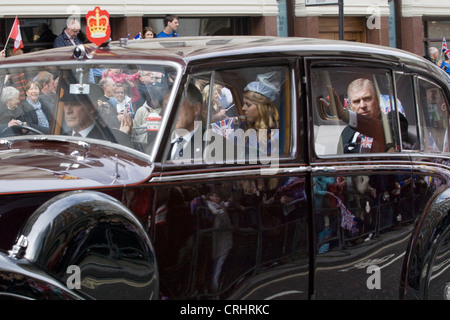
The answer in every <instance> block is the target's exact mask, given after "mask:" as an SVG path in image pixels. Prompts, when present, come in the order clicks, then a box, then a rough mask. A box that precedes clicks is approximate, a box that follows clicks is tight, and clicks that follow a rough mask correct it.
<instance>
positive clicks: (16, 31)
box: [5, 17, 23, 52]
mask: <svg viewBox="0 0 450 320" xmlns="http://www.w3.org/2000/svg"><path fill="white" fill-rule="evenodd" d="M10 38H11V39H14V52H16V51H17V50H19V49H22V48H23V41H22V35H21V33H20V24H19V19H17V17H16V19H14V23H13V25H12V28H11V32H10V33H9V37H8V40H7V41H6V45H7V44H8V41H9V39H10ZM6 45H5V48H6Z"/></svg>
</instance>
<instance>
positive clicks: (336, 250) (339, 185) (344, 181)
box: [307, 59, 416, 299]
mask: <svg viewBox="0 0 450 320" xmlns="http://www.w3.org/2000/svg"><path fill="white" fill-rule="evenodd" d="M307 68H308V71H309V78H310V81H309V84H310V89H311V91H310V92H311V96H310V97H309V104H310V110H311V114H312V117H313V127H312V128H311V133H312V134H311V137H312V140H311V141H310V144H311V147H312V148H311V149H312V154H311V167H312V175H313V178H312V183H313V186H312V187H313V190H314V191H313V194H314V211H313V225H314V231H313V232H314V239H315V245H314V254H315V265H314V296H315V297H316V298H317V299H397V298H398V287H399V283H400V276H401V267H402V262H403V259H404V256H405V250H406V247H407V244H408V240H409V236H408V235H409V234H408V231H411V229H412V225H413V224H412V221H413V218H414V217H415V214H416V212H415V209H416V208H415V206H414V201H413V194H412V190H413V187H412V186H413V183H412V175H411V162H410V157H409V153H408V151H406V152H405V149H406V148H411V146H412V145H413V144H414V141H413V138H414V137H413V136H414V134H411V137H410V135H409V134H408V130H410V131H411V130H414V129H415V124H416V122H415V120H411V121H413V122H411V123H408V120H409V119H414V118H415V104H414V103H415V101H414V99H413V97H412V96H409V97H408V99H406V98H405V96H403V97H402V100H400V99H399V96H398V94H397V93H398V91H397V90H396V89H397V87H396V84H399V83H395V80H394V77H393V71H392V70H391V69H390V67H388V66H387V65H383V64H382V63H381V62H380V61H378V62H377V61H367V62H361V61H358V62H355V61H350V60H348V61H347V60H345V59H344V60H342V61H339V63H336V61H326V60H314V59H311V60H308V61H307ZM404 85H405V86H406V84H404ZM409 85H410V86H411V85H412V82H411V83H409ZM330 88H333V89H334V90H335V91H336V93H337V95H334V94H333V91H332V90H330ZM398 90H400V88H398ZM401 90H405V88H404V87H402V88H401ZM335 100H338V101H335ZM339 104H340V105H342V106H343V108H344V109H342V110H353V111H354V112H355V114H356V113H357V112H359V113H361V114H363V115H364V117H365V118H364V119H361V118H359V116H356V117H357V122H356V123H354V122H352V120H350V121H349V122H345V121H343V120H342V119H345V112H348V111H345V112H344V116H343V117H342V119H341V118H339V112H338V111H339V110H341V109H339V108H340V107H339ZM370 108H373V110H376V114H377V116H376V117H375V116H374V117H372V118H369V111H368V110H369V109H370ZM358 110H359V111H358ZM349 114H350V113H349ZM341 115H342V112H341ZM349 119H351V118H350V115H349ZM368 119H369V120H370V122H369V124H367V123H365V124H364V125H363V120H368ZM375 129H377V130H375ZM369 133H373V134H377V136H375V135H374V136H372V137H371V136H369ZM374 137H375V138H374ZM378 143H380V144H381V145H382V146H381V147H380V145H378ZM376 148H378V149H376Z"/></svg>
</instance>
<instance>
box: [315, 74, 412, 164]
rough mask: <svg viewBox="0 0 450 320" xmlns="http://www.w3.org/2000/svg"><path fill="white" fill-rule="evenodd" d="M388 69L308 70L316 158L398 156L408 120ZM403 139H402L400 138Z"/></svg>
mask: <svg viewBox="0 0 450 320" xmlns="http://www.w3.org/2000/svg"><path fill="white" fill-rule="evenodd" d="M391 79H392V77H391V74H390V72H389V71H388V70H380V69H369V68H351V67H330V66H322V65H316V66H314V65H313V66H312V69H311V92H312V95H311V97H312V101H311V102H312V106H313V120H314V147H315V152H316V154H317V155H318V156H324V155H337V154H351V153H352V154H358V153H380V152H398V151H400V150H401V137H400V136H401V134H400V132H402V130H401V129H400V128H406V130H407V126H408V125H407V120H406V117H405V110H404V107H403V104H402V102H401V101H399V100H398V99H395V98H394V90H393V84H392V81H391ZM404 139H405V140H407V139H408V138H407V137H404Z"/></svg>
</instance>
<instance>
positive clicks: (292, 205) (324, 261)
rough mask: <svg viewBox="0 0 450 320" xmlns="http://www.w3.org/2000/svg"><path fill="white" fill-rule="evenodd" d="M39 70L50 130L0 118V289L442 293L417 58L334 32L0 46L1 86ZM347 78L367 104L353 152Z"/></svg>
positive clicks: (431, 138)
mask: <svg viewBox="0 0 450 320" xmlns="http://www.w3.org/2000/svg"><path fill="white" fill-rule="evenodd" d="M74 49H75V51H76V53H79V52H85V53H87V54H83V55H80V54H76V55H75V56H74V55H73V51H74ZM94 71H95V73H94ZM43 72H45V75H46V76H48V74H51V75H52V76H53V78H54V79H55V80H56V81H57V86H55V89H54V91H55V92H54V97H55V99H54V100H52V99H50V100H49V99H46V100H45V101H53V103H52V104H51V105H50V111H51V112H49V113H48V115H47V118H48V130H49V132H48V133H47V132H41V131H36V130H33V128H32V127H31V128H30V129H28V128H27V127H26V126H23V125H22V126H21V125H19V122H18V121H16V120H21V119H20V117H21V116H23V114H11V115H10V118H9V119H5V120H4V123H3V124H0V125H3V126H4V127H5V128H7V129H6V130H3V131H2V132H1V133H0V134H1V140H0V159H1V160H0V175H1V177H2V183H1V184H0V192H1V193H0V226H2V227H1V230H0V250H1V252H0V294H1V295H2V296H7V297H10V298H24V299H28V298H31V299H127V298H128V299H130V298H131V299H230V298H231V299H399V298H400V299H427V298H430V299H441V298H444V297H446V298H448V296H444V295H445V292H447V291H448V289H449V285H448V283H449V282H450V273H449V270H450V268H448V267H449V263H448V252H449V248H448V243H449V241H448V240H449V237H450V224H449V221H450V220H449V219H448V210H449V209H448V208H449V204H450V199H449V196H450V191H448V185H449V181H450V180H449V178H450V172H449V170H448V161H449V155H450V154H449V149H448V127H449V120H448V119H449V113H448V103H449V97H450V91H449V83H450V81H449V78H448V77H447V76H446V75H445V74H443V73H442V72H441V71H440V70H439V69H438V68H436V67H435V66H433V65H432V64H431V63H427V62H426V61H424V60H423V59H421V58H419V57H416V56H414V55H411V54H408V53H406V52H403V51H398V50H391V49H388V48H384V47H377V46H370V45H363V44H355V43H347V42H341V41H325V40H314V39H300V38H275V37H238V38H236V37H234V38H233V37H214V38H209V37H205V38H195V37H193V38H190V37H184V38H183V39H176V40H172V39H161V40H157V39H153V40H139V41H137V40H136V41H134V40H132V41H129V42H128V43H126V44H125V43H116V42H111V43H110V44H109V45H107V46H101V47H98V48H97V47H95V46H94V45H93V44H88V45H84V46H83V48H82V49H81V48H75V47H72V48H70V47H65V48H57V49H52V50H46V51H42V52H39V53H30V54H25V55H22V56H20V57H11V58H8V59H5V60H3V61H2V63H1V64H0V89H1V91H2V93H3V92H7V91H8V90H10V89H8V88H10V87H14V86H15V83H16V79H17V78H18V77H19V78H20V79H25V81H32V80H33V79H35V78H38V76H39V75H40V74H41V75H42V74H43ZM94 74H103V77H98V76H96V77H94V76H93V75H94ZM156 78H157V80H158V81H155V79H156ZM356 79H365V80H364V82H365V83H366V82H367V83H370V84H371V90H370V95H371V99H372V100H373V101H374V102H376V108H378V109H379V110H377V111H379V112H378V114H379V115H380V116H379V118H377V119H376V121H377V122H376V123H377V124H376V125H379V131H378V132H379V135H378V136H377V137H370V136H369V137H368V138H372V139H376V140H378V141H377V142H376V143H378V144H379V146H382V147H380V148H377V149H376V148H373V149H372V150H371V152H368V153H364V152H360V150H363V149H364V148H361V145H362V144H363V143H364V144H366V146H367V145H371V143H374V142H371V141H373V140H370V139H369V140H367V139H365V140H363V139H358V137H360V136H359V134H360V133H364V134H366V135H367V132H370V130H368V129H373V128H367V127H366V128H364V124H365V123H369V124H370V123H372V124H373V123H375V122H373V121H374V120H373V119H369V118H368V115H367V114H364V113H363V112H361V113H358V112H357V111H356V108H352V104H356V101H352V100H351V97H350V96H349V92H350V91H351V90H348V87H349V85H350V84H351V83H352V82H353V81H355V80H356ZM330 88H332V89H333V90H334V91H333V90H331V89H330ZM41 94H44V93H42V92H41ZM0 96H1V95H0ZM42 98H43V99H42V101H44V97H42ZM365 99H366V100H369V99H368V98H367V97H365V96H363V98H361V99H360V100H362V101H363V102H360V101H358V103H363V104H364V103H366V101H364V100H365ZM0 102H2V103H3V100H2V99H0ZM36 105H37V103H36ZM1 107H4V106H1ZM362 107H364V106H362ZM18 110H19V109H18ZM82 115H83V116H82ZM13 120H14V121H13ZM11 121H12V122H11ZM21 121H22V120H21ZM371 121H372V122H371ZM358 124H359V126H358ZM347 126H351V127H352V133H351V134H352V136H351V137H350V138H351V139H350V143H351V149H352V150H353V151H358V152H351V153H349V152H345V150H346V151H348V150H349V144H348V143H347V145H346V143H343V142H342V139H341V135H342V133H343V132H345V131H346V130H348V129H345V128H346V127H347ZM366 126H367V125H366ZM94 128H95V129H94ZM94 133H95V134H94ZM366 138H367V137H366ZM70 266H77V267H78V268H79V269H76V268H75V269H73V270H79V273H78V274H77V273H75V274H73V275H71V274H68V272H67V270H68V267H70ZM26 270H28V271H26ZM30 270H31V271H30ZM70 270H72V269H70ZM373 270H377V272H380V273H381V278H370V279H369V277H370V276H371V272H372V271H373ZM43 272H45V273H43ZM12 275H14V276H12ZM77 279H78V280H79V287H76V286H68V283H69V281H76V280H77ZM372 280H373V281H375V282H376V281H378V282H376V283H372V282H371V281H372ZM24 283H27V284H26V285H25V284H24ZM37 288H38V289H37ZM42 288H46V289H45V290H44V289H42ZM378 288H379V289H378Z"/></svg>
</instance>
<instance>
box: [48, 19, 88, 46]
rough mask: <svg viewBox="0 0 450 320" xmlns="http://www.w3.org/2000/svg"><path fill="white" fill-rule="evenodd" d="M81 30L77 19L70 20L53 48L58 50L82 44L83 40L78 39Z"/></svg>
mask: <svg viewBox="0 0 450 320" xmlns="http://www.w3.org/2000/svg"><path fill="white" fill-rule="evenodd" d="M80 30H81V25H80V22H79V21H78V20H77V19H72V20H68V21H67V24H66V28H64V30H63V31H62V32H61V34H60V35H59V36H57V37H56V39H55V41H54V42H53V47H54V48H58V47H66V46H75V45H79V44H82V42H81V40H80V39H79V38H78V33H80Z"/></svg>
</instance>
